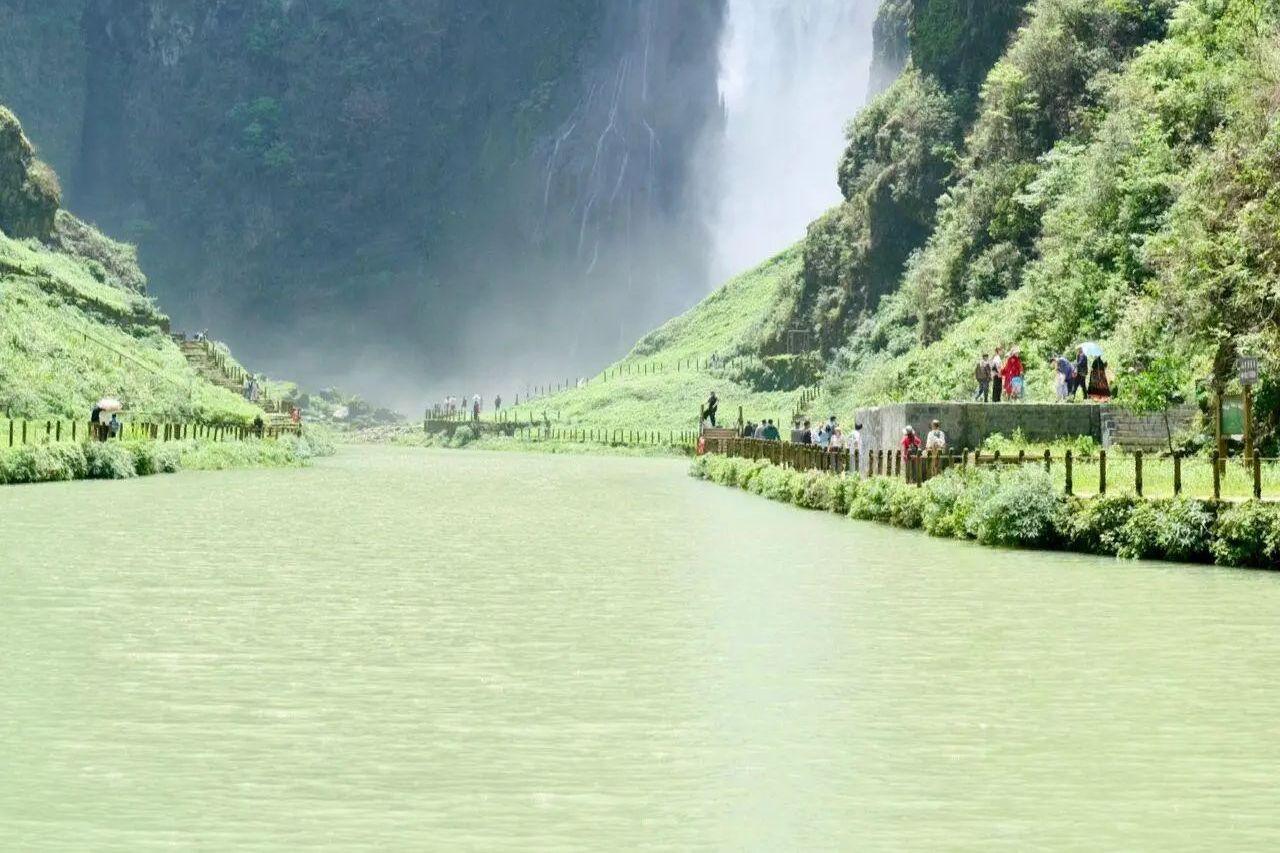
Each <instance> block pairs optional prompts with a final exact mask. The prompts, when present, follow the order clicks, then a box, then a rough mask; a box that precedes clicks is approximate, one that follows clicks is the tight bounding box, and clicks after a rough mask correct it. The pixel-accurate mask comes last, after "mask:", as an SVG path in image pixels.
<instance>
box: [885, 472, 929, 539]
mask: <svg viewBox="0 0 1280 853" xmlns="http://www.w3.org/2000/svg"><path fill="white" fill-rule="evenodd" d="M890 482H892V483H896V484H897V488H895V489H894V490H893V493H892V495H890V497H889V523H890V524H892V525H893V526H894V527H903V528H906V529H908V530H918V529H919V527H920V524H921V520H922V518H923V515H924V504H925V494H924V489H922V488H920V487H919V486H912V485H908V484H906V483H903V482H902V481H900V480H891V481H890Z"/></svg>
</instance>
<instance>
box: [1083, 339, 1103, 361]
mask: <svg viewBox="0 0 1280 853" xmlns="http://www.w3.org/2000/svg"><path fill="white" fill-rule="evenodd" d="M1080 349H1082V350H1084V354H1085V355H1087V356H1089V358H1099V357H1101V356H1102V347H1100V346H1098V344H1097V343H1096V342H1094V341H1086V342H1084V343H1082V344H1081V345H1080Z"/></svg>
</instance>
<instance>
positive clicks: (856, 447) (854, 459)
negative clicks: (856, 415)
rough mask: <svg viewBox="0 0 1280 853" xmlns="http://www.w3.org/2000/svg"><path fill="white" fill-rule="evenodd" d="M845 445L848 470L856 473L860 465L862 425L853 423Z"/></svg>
mask: <svg viewBox="0 0 1280 853" xmlns="http://www.w3.org/2000/svg"><path fill="white" fill-rule="evenodd" d="M846 443H847V444H848V445H849V470H851V471H857V470H858V467H857V466H860V465H862V424H860V423H856V422H855V423H854V425H853V432H852V433H850V434H849V439H848V441H847V442H846Z"/></svg>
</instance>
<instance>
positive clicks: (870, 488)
mask: <svg viewBox="0 0 1280 853" xmlns="http://www.w3.org/2000/svg"><path fill="white" fill-rule="evenodd" d="M901 485H902V484H901V483H899V482H898V481H897V480H894V479H892V478H890V477H876V478H873V479H871V480H867V481H866V482H864V483H863V484H862V486H861V487H860V488H859V489H858V494H857V495H856V496H855V497H854V499H853V500H852V501H850V502H849V517H850V518H856V519H859V520H861V521H883V522H888V521H889V519H890V517H891V516H892V514H893V510H892V508H891V504H892V502H893V495H894V493H895V492H896V491H897V490H898V488H900V487H901Z"/></svg>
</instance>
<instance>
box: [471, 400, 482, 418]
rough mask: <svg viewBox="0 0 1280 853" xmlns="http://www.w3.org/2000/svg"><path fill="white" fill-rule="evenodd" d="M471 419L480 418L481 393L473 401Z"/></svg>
mask: <svg viewBox="0 0 1280 853" xmlns="http://www.w3.org/2000/svg"><path fill="white" fill-rule="evenodd" d="M471 420H473V421H478V420H480V395H479V394H477V395H476V396H475V398H474V399H473V400H472V401H471Z"/></svg>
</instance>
